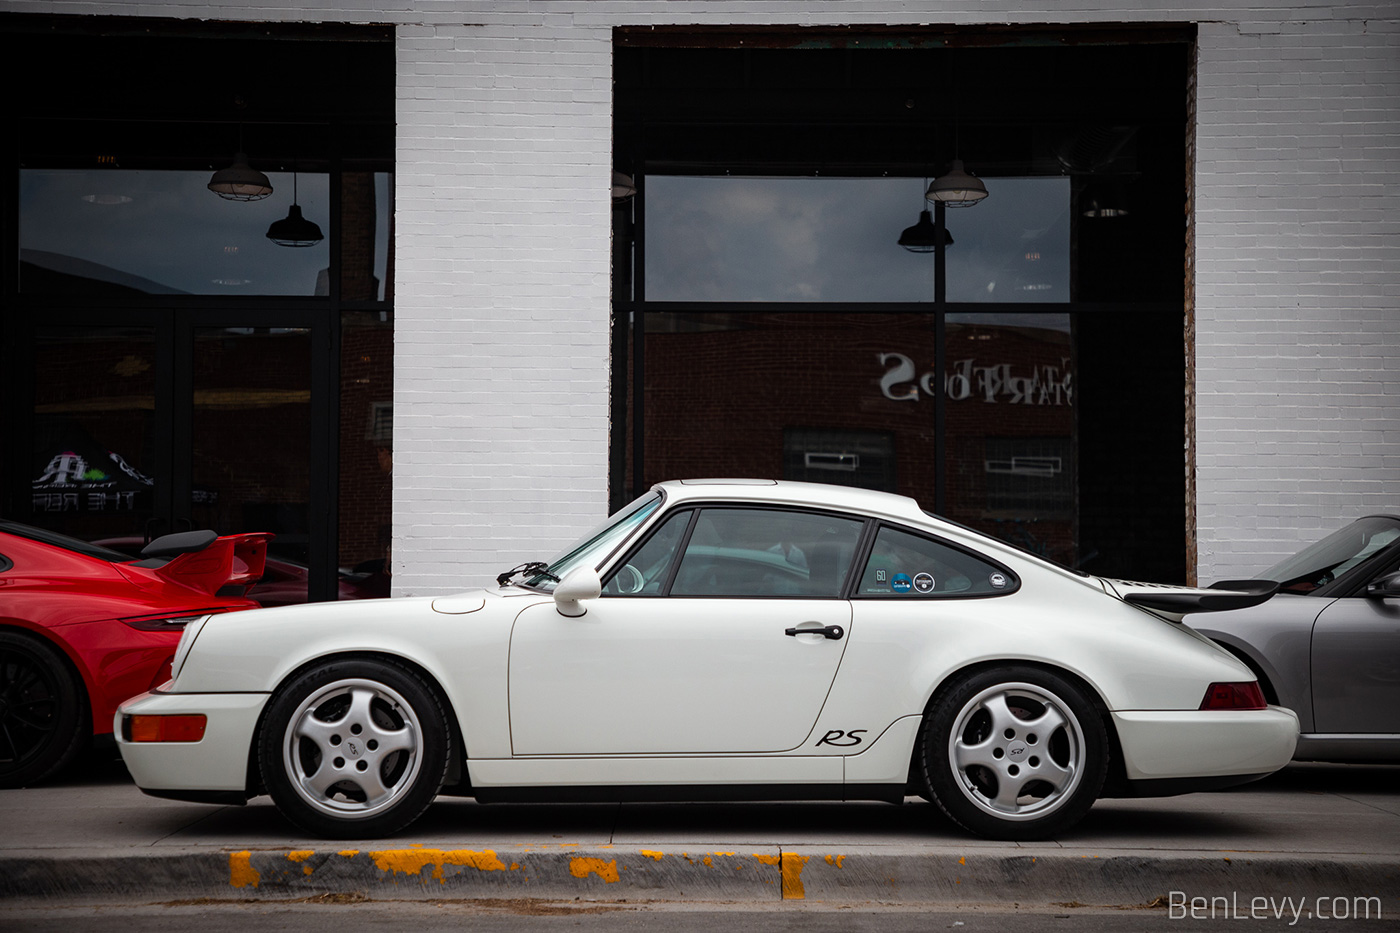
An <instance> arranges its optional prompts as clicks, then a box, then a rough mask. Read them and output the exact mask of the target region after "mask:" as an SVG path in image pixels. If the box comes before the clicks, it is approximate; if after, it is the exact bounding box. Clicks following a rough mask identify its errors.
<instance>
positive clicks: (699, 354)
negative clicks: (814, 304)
mask: <svg viewBox="0 0 1400 933" xmlns="http://www.w3.org/2000/svg"><path fill="white" fill-rule="evenodd" d="M1023 323H1024V322H1023V321H1017V326H1009V325H1007V324H1005V323H1000V322H995V323H994V322H993V321H992V319H990V318H988V320H987V322H986V323H978V324H966V323H960V324H952V323H950V324H949V325H948V327H947V335H946V339H947V345H948V356H949V364H948V373H949V374H948V378H947V384H946V385H945V386H944V391H945V398H946V414H945V418H946V428H945V430H946V433H947V460H946V463H945V475H944V482H945V496H946V498H945V502H946V505H945V507H944V511H945V513H946V514H947V515H948V517H950V518H952V519H954V520H956V521H959V522H962V523H964V524H967V525H970V526H972V527H975V528H978V529H981V530H985V531H987V532H989V533H991V534H993V535H996V536H998V537H1003V538H1006V539H1008V540H1012V541H1015V542H1016V543H1019V544H1023V545H1030V546H1031V547H1032V549H1037V550H1041V551H1043V552H1044V553H1048V554H1050V555H1051V556H1053V557H1056V558H1057V559H1061V560H1063V559H1067V558H1072V557H1073V543H1074V510H1075V497H1074V484H1073V477H1074V471H1073V450H1074V445H1073V430H1074V416H1073V409H1072V407H1071V402H1072V397H1073V390H1074V386H1073V379H1072V367H1073V364H1072V357H1073V351H1072V346H1071V338H1070V334H1069V333H1068V332H1066V331H1064V330H1053V329H1044V328H1037V327H1031V326H1020V325H1022V324H1023ZM646 340H647V345H646V373H645V379H646V399H645V410H646V431H645V444H646V447H645V453H644V456H645V458H646V459H645V470H646V480H647V481H648V482H653V481H657V480H661V479H671V478H679V477H693V476H762V477H783V478H788V479H803V480H809V481H815V482H831V483H842V484H847V485H861V486H869V487H872V488H885V489H889V490H891V491H894V492H899V493H902V494H905V495H909V496H913V497H915V498H916V499H918V500H919V501H920V502H921V503H923V504H924V505H925V507H927V508H932V507H933V503H934V483H935V479H936V470H937V460H936V456H937V454H936V450H935V423H934V422H935V418H934V402H933V397H932V393H933V391H934V390H935V388H936V387H935V386H934V385H933V380H934V376H933V371H934V352H935V351H934V331H933V318H932V317H931V316H927V315H916V314H878V313H874V314H842V313H830V314H744V315H738V314H733V315H731V314H651V315H649V316H648V319H647V338H646Z"/></svg>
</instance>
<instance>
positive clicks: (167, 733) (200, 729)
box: [126, 713, 209, 742]
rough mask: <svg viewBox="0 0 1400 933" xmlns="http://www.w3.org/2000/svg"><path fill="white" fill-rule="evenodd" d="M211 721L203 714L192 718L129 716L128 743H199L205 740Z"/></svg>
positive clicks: (127, 727) (127, 726)
mask: <svg viewBox="0 0 1400 933" xmlns="http://www.w3.org/2000/svg"><path fill="white" fill-rule="evenodd" d="M208 722H209V719H208V717H207V716H205V715H204V714H203V713H199V714H196V715H191V716H128V717H127V719H126V738H127V741H128V742H198V741H199V740H200V739H202V738H204V727H205V726H206V725H207V724H208Z"/></svg>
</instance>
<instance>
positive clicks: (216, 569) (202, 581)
mask: <svg viewBox="0 0 1400 933" xmlns="http://www.w3.org/2000/svg"><path fill="white" fill-rule="evenodd" d="M271 538H272V535H270V534H265V533H262V532H252V533H248V534H241V535H224V536H223V537H221V538H216V539H214V542H213V543H212V544H210V545H209V546H208V547H206V548H204V549H203V550H201V551H194V552H191V553H188V554H180V555H179V556H177V557H175V558H173V559H172V560H171V561H170V562H169V563H167V564H163V565H162V566H160V567H156V568H154V569H155V573H156V574H157V575H158V576H161V577H163V578H165V579H166V580H169V581H171V582H173V583H180V584H183V585H185V586H189V587H193V588H195V589H197V590H203V591H204V592H206V593H209V594H210V595H213V594H215V593H218V592H219V590H221V589H223V588H224V587H226V586H245V587H246V586H252V585H253V584H254V583H256V582H258V580H259V579H260V578H261V577H262V575H263V565H264V564H265V563H266V561H267V542H268V540H269V539H271Z"/></svg>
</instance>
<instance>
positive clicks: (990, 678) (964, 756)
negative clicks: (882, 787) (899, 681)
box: [920, 666, 1108, 839]
mask: <svg viewBox="0 0 1400 933" xmlns="http://www.w3.org/2000/svg"><path fill="white" fill-rule="evenodd" d="M921 741H922V746H921V755H920V758H921V760H922V761H923V765H924V777H925V780H926V782H927V784H928V789H929V791H930V793H931V794H932V795H933V798H934V800H935V801H936V802H937V803H938V805H939V807H941V808H942V809H943V811H944V812H945V813H947V814H948V816H950V817H951V818H952V819H953V820H954V821H955V822H957V823H958V824H959V825H961V826H962V827H964V828H965V829H968V830H970V831H972V832H974V833H976V834H978V835H980V836H986V837H988V838H992V839H1043V838H1045V837H1047V836H1051V835H1053V834H1055V833H1058V832H1062V831H1063V830H1065V829H1067V828H1069V827H1070V826H1073V825H1074V824H1075V823H1077V822H1079V820H1080V819H1081V818H1083V816H1084V814H1085V813H1087V812H1088V810H1089V808H1090V807H1091V806H1092V805H1093V803H1094V801H1095V800H1096V799H1097V798H1098V795H1099V791H1100V790H1101V789H1102V787H1103V782H1104V778H1105V776H1106V774H1107V768H1108V738H1107V734H1106V732H1105V731H1104V725H1103V722H1102V720H1101V719H1100V717H1099V715H1098V713H1097V712H1096V710H1095V708H1094V705H1093V704H1092V703H1091V702H1090V701H1089V698H1088V697H1087V696H1085V694H1084V692H1083V691H1082V690H1081V689H1080V688H1079V687H1077V686H1076V685H1075V684H1073V683H1071V682H1070V681H1069V680H1068V679H1066V678H1064V677H1062V676H1060V675H1058V674H1055V673H1052V672H1050V671H1046V670H1042V669H1040V668H1034V667H1025V666H1015V667H1006V668H1000V669H992V670H985V671H981V672H979V673H976V674H973V675H971V676H968V677H965V678H963V679H962V680H961V681H958V682H957V683H955V684H954V685H952V686H951V687H949V688H948V689H945V690H944V691H943V692H942V693H941V694H940V695H939V696H938V697H937V698H936V699H935V700H934V702H933V704H932V706H931V708H930V709H929V712H928V715H927V716H926V717H925V721H924V728H923V732H922V739H921Z"/></svg>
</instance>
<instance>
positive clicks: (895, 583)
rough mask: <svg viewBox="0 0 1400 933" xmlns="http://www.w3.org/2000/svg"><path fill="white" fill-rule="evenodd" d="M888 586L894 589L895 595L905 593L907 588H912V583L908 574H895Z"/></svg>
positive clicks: (907, 590)
mask: <svg viewBox="0 0 1400 933" xmlns="http://www.w3.org/2000/svg"><path fill="white" fill-rule="evenodd" d="M890 586H892V587H894V591H895V592H896V593H907V592H909V587H911V586H913V582H912V581H911V580H910V579H909V574H907V573H897V574H895V575H894V577H893V579H891V580H890Z"/></svg>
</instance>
